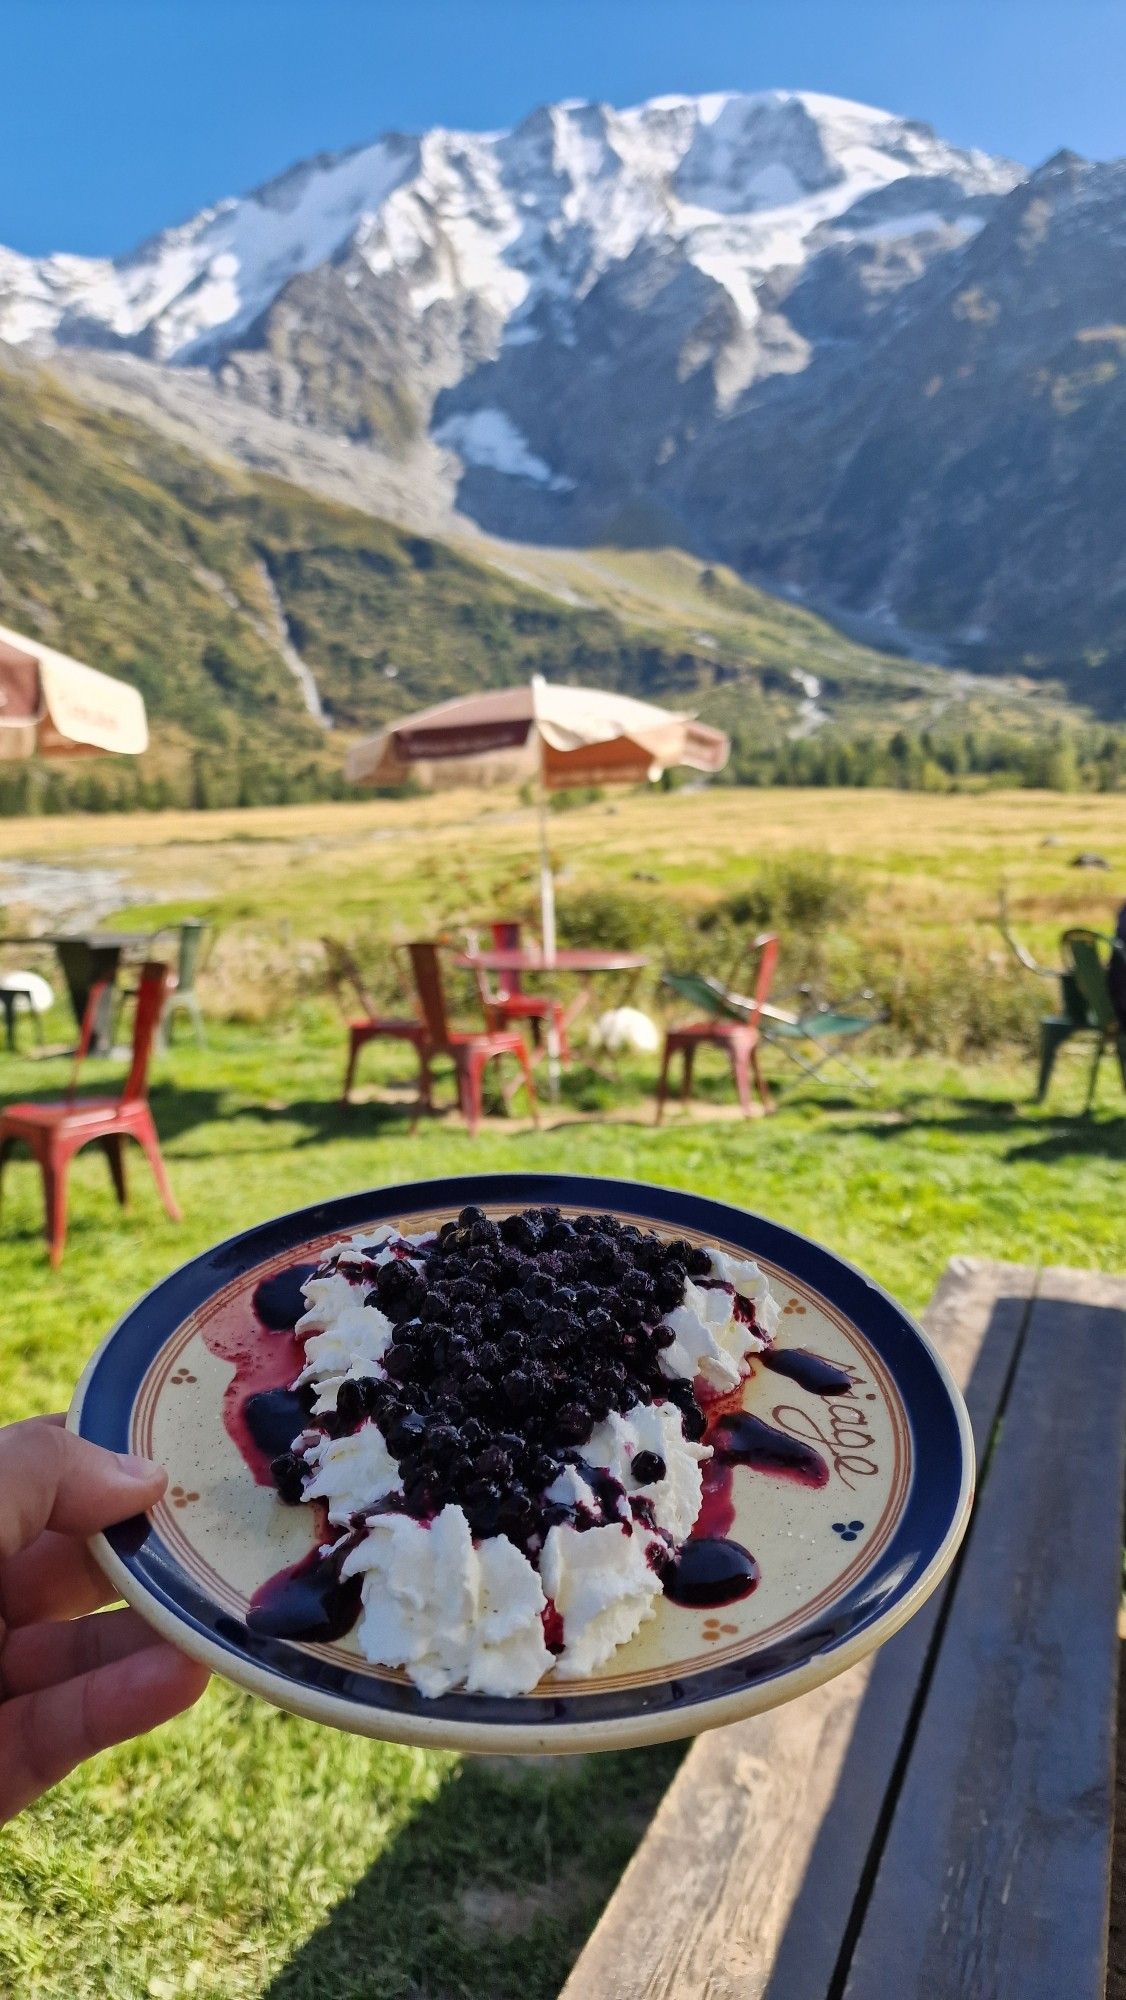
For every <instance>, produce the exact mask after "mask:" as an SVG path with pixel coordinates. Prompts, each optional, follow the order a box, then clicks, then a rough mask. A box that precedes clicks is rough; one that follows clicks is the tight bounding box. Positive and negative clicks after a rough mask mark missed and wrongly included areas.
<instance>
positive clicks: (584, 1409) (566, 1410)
mask: <svg viewBox="0 0 1126 2000" xmlns="http://www.w3.org/2000/svg"><path fill="white" fill-rule="evenodd" d="M555 1427H556V1430H557V1432H558V1435H559V1436H560V1437H561V1438H563V1439H564V1440H566V1441H567V1442H570V1443H574V1444H580V1443H581V1442H582V1440H583V1439H584V1438H586V1437H589V1436H590V1432H591V1427H592V1426H591V1411H590V1407H589V1405H588V1404H586V1403H564V1405H563V1408H562V1409H561V1410H560V1411H558V1413H557V1415H556V1418H555Z"/></svg>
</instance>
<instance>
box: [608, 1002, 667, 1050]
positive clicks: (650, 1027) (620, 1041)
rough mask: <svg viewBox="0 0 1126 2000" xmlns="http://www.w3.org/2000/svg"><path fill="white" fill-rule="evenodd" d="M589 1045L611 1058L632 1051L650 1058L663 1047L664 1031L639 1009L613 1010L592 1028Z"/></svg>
mask: <svg viewBox="0 0 1126 2000" xmlns="http://www.w3.org/2000/svg"><path fill="white" fill-rule="evenodd" d="M590 1045H591V1047H592V1048H594V1049H605V1050H606V1051H607V1053H608V1054H609V1055H620V1054H621V1053H622V1051H623V1050H624V1049H629V1050H630V1051H631V1052H632V1053H633V1054H634V1055H639V1056H651V1055H656V1053H657V1050H658V1049H659V1048H660V1046H661V1031H660V1029H659V1028H658V1026H657V1023H656V1022H655V1021H652V1020H650V1018H649V1016H648V1014H643V1013H642V1011H641V1009H640V1007H611V1008H609V1009H608V1010H607V1012H606V1013H605V1014H600V1015H599V1016H598V1019H597V1021H595V1023H594V1025H593V1027H592V1028H591V1031H590Z"/></svg>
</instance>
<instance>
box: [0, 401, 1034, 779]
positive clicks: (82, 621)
mask: <svg viewBox="0 0 1126 2000" xmlns="http://www.w3.org/2000/svg"><path fill="white" fill-rule="evenodd" d="M0 621H3V622H5V623H8V624H10V625H12V626H14V627H16V628H17V629H18V630H24V631H27V632H29V633H32V634H38V635H40V636H42V637H43V638H44V639H47V640H48V641H50V642H51V643H53V644H55V645H58V646H60V647H62V648H63V649H64V650H65V651H69V652H74V653H76V654H77V655H79V657H81V658H85V659H88V660H90V661H91V662H92V663H94V664H96V665H100V666H103V667H106V668H107V669H109V670H110V671H111V672H116V673H119V674H122V675H123V676H124V677H125V678H127V679H129V680H132V681H134V682H135V683H136V685H137V686H138V687H140V689H141V691H142V693H143V694H144V696H145V700H146V702H147V704H148V707H149V712H150V716H151V718H152V721H153V723H154V725H155V727H154V731H153V737H154V746H153V750H152V752H151V753H150V755H149V757H148V758H146V759H144V760H142V763H141V766H140V767H139V769H136V770H135V769H134V768H133V767H132V766H130V767H128V768H126V767H124V766H120V765H115V766H111V767H108V768H105V767H104V768H103V770H102V771H100V772H99V771H98V770H97V769H96V768H95V767H86V770H85V771H84V773H83V774H81V775H80V776H79V777H78V778H77V779H74V778H72V777H71V776H70V775H69V774H68V775H67V776H66V777H62V776H59V775H57V774H51V775H50V776H48V777H45V776H44V775H43V774H38V773H36V774H31V776H30V777H29V775H28V774H27V773H26V772H24V773H17V774H13V773H11V772H9V773H7V774H5V778H4V783H3V785H0V791H4V787H5V786H6V788H7V790H6V792H5V795H4V797H3V798H0V805H2V806H5V807H6V808H7V809H9V810H11V809H12V806H13V804H14V805H17V806H18V805H20V804H22V803H24V800H25V795H26V802H27V803H29V804H39V805H40V806H42V805H43V804H44V803H46V804H47V805H49V806H53V805H57V804H61V803H63V802H64V801H65V800H66V799H67V798H68V797H69V798H74V797H75V796H76V794H75V786H76V785H77V799H78V802H79V803H82V802H85V803H88V804H92V805H105V804H107V803H117V802H120V803H133V802H139V803H146V804H150V805H151V804H160V803H165V802H167V801H169V800H178V801H180V802H182V803H189V802H194V803H198V804H206V803H218V802H222V803H232V804H235V803H240V802H241V803H250V802H254V801H270V800H274V799H284V798H294V797H297V798H300V797H302V796H312V795H314V794H321V795H323V794H324V792H325V791H326V789H331V788H332V786H333V785H334V784H338V783H339V772H340V767H341V764H342V752H343V745H344V742H345V741H346V740H347V737H348V736H349V735H350V734H352V733H355V732H358V731H363V730H367V729H371V728H373V727H376V726H378V724H379V723H381V722H383V721H385V720H387V719H389V718H390V717H392V716H394V715H398V714H402V713H404V712H406V711H408V710H410V709H412V708H415V707H418V706H419V705H421V704H423V703H426V702H430V701H437V700H441V699H443V698H444V697H446V696H448V695H451V694H455V693H457V692H460V691H461V690H463V689H465V688H467V687H475V686H487V685H497V684H502V683H507V682H512V681H515V680H518V679H521V678H524V677H525V676H527V675H528V674H529V673H531V672H533V671H539V672H542V673H545V674H547V675H549V676H555V677H557V678H561V679H574V680H586V681H590V682H592V683H597V684H601V685H608V686H619V687H624V688H628V689H630V690H632V691H634V692H637V693H640V694H645V695H649V696H651V697H653V698H655V699H658V700H665V701H670V702H677V701H679V702H683V703H687V702H691V703H692V704H693V705H694V706H698V707H700V708H701V709H702V711H703V712H704V713H705V714H711V715H714V717H715V719H716V720H718V721H722V722H724V723H725V724H726V725H728V726H732V725H734V726H737V727H738V728H739V729H740V730H741V731H743V732H749V733H750V734H751V735H752V736H753V735H756V734H757V735H758V736H760V737H761V738H763V739H764V740H770V739H774V740H777V739H778V738H779V737H781V736H784V734H785V732H786V731H787V730H789V729H791V728H792V727H794V726H795V723H796V720H797V717H798V712H799V703H800V700H801V698H802V690H801V688H800V687H799V686H798V684H797V682H796V680H795V678H794V675H795V672H801V673H805V674H810V673H814V674H816V675H817V676H818V677H819V678H820V680H821V681H822V684H823V687H824V690H825V693H826V695H827V697H828V698H829V700H830V702H831V704H832V708H833V712H834V716H835V717H836V718H837V719H838V720H839V721H840V723H841V724H842V725H844V726H855V724H856V722H857V721H858V720H860V721H863V720H867V721H868V722H869V723H871V722H872V721H873V720H874V719H875V720H878V722H879V723H880V724H881V725H883V726H895V724H896V722H912V721H916V720H918V719H919V718H920V717H924V718H925V717H927V716H928V715H929V714H930V713H931V712H932V711H934V710H935V708H936V707H943V706H949V704H950V690H951V681H950V677H949V676H946V675H944V673H943V671H942V670H941V669H938V668H934V667H927V666H920V665H918V664H917V663H915V662H910V661H902V660H891V659H888V658H885V657H884V656H882V655H880V654H878V653H875V652H872V651H870V650H868V649H867V648H865V647H862V646H857V645H853V644H852V643H850V642H849V641H848V640H847V639H844V638H842V637H841V635H840V634H839V633H836V632H834V631H832V630H831V628H829V627H828V626H826V625H824V624H823V623H822V622H821V621H820V620H818V619H815V618H813V617H811V616H810V615H809V614H807V613H805V612H803V611H801V610H799V609H797V608H795V607H792V606H790V605H787V604H784V603H781V602H779V601H778V600H775V599H772V598H769V597H767V596H764V595H763V593H761V592H759V591H755V590H752V589H750V588H748V587H747V586H745V585H743V584H742V583H740V582H739V581H738V579H736V578H735V577H734V576H732V575H731V574H730V573H727V572H724V571H722V570H718V569H711V568H707V567H705V566H702V565H700V564H698V563H696V562H694V561H693V560H692V559H690V558H687V557H684V556H681V555H673V554H671V553H670V554H667V555H665V556H661V555H659V554H658V555H653V554H647V555H645V556H639V555H638V554H637V553H636V552H628V551H622V550H604V551H595V552H584V553H583V554H581V555H580V554H578V553H571V554H568V552H558V551H555V552H551V553H550V554H549V553H548V552H546V551H535V550H531V551H528V550H521V551H520V552H519V555H518V557H517V554H516V552H514V551H507V550H505V549H504V548H503V547H502V546H501V545H497V544H493V543H489V542H487V541H484V540H482V542H481V544H480V548H479V550H478V549H477V548H476V547H475V545H474V544H473V543H472V542H470V541H466V542H465V543H463V544H462V545H460V546H458V547H453V546H450V545H447V544H445V543H443V542H441V541H437V540H434V539H432V538H430V537H426V536H422V535H418V534H411V533H408V532H406V531H403V530H401V529H398V528H395V527H393V526H391V525H390V524H388V523H386V522H383V521H379V520H376V519H374V518H373V517H372V516H370V515H368V514H365V513H363V512H361V511H360V510H359V509H352V508H348V507H345V506H341V505H338V504H335V503H333V502H331V501H328V500H325V499H323V498H319V497H317V496H315V495H312V494H310V493H308V492H305V491H303V490H302V489H300V488H298V487H294V486H290V485H287V484H285V483H284V482H282V481H280V480H277V479H272V478H266V477H257V476H254V475H251V474H248V473H245V472H243V471H241V470H238V469H236V468H235V467H233V466H230V465H221V464H219V463H216V462H212V461H210V460H208V459H205V458H202V457H197V456H195V455H193V454H192V453H191V452H190V451H188V450H186V449H185V448H184V447H183V446H182V445H181V444H178V443H175V442H173V441H171V440H170V439H168V438H167V437H165V436H162V435H161V434H159V433H158V432H156V431H155V430H151V429H149V428H148V427H147V426H145V425H143V424H141V423H139V422H137V421H136V420H135V419H133V418H130V417H126V416H122V415H119V414H111V413H109V412H107V411H102V410H98V409H95V408H94V407H92V406H90V405H87V404H85V403H83V402H81V401H79V400H77V399H75V398H74V397H73V396H71V395H70V394H69V393H68V392H67V391H66V390H65V389H64V388H63V387H62V386H61V385H60V384H59V383H58V381H57V380H56V379H55V378H53V377H52V376H50V375H48V374H46V373H44V372H39V371H35V370H33V369H31V368H29V367H27V366H26V365H25V364H12V365H5V367H4V368H3V369H0ZM287 643H288V644H289V645H290V646H292V647H294V648H296V650H297V652H298V653H299V655H300V656H301V658H302V659H303V660H304V661H305V663H306V665H307V666H308V667H309V669H310V670H311V671H312V673H313V675H314V677H315V680H316V684H317V687H318V690H319V693H320V695H321V698H322V699H323V701H324V703H325V705H326V707H327V708H328V710H329V711H330V713H331V715H332V716H333V718H334V720H335V723H336V728H335V730H334V731H333V732H331V733H330V732H327V731H326V730H325V729H324V728H323V727H322V726H321V725H320V724H319V723H318V722H317V721H315V720H314V719H313V718H312V717H311V716H310V715H309V714H308V713H307V711H306V708H305V706H304V703H303V699H302V695H301V690H300V688H299V685H298V681H297V679H296V677H295V674H294V672H293V667H292V661H290V662H289V663H287V660H286V658H285V647H286V644H287ZM967 698H969V699H970V700H971V703H972V706H973V709H974V712H975V713H977V712H978V711H981V712H983V713H989V712H997V711H999V710H1000V709H1001V708H1002V707H1003V706H1005V704H1009V705H1011V702H1012V692H1011V690H1010V689H1007V688H996V687H990V686H988V685H985V686H983V687H981V688H980V689H974V690H973V691H972V694H971V696H970V697H967V695H966V693H965V692H964V691H962V692H960V693H959V694H958V696H957V700H958V701H959V702H961V703H963V704H964V703H965V702H966V700H967ZM1037 713H1039V711H1037ZM216 752H218V753H219V754H218V755H216V754H214V753H216ZM8 794H11V796H8Z"/></svg>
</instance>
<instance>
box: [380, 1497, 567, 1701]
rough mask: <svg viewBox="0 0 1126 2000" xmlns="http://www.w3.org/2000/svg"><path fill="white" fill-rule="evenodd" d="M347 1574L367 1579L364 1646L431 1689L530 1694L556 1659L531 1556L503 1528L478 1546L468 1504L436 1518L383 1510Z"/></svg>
mask: <svg viewBox="0 0 1126 2000" xmlns="http://www.w3.org/2000/svg"><path fill="white" fill-rule="evenodd" d="M341 1575H342V1576H362V1577H363V1585H362V1601H363V1611H362V1614H361V1617H360V1623H359V1626H358V1627H357V1634H356V1636H357V1639H358V1641H359V1645H360V1650H361V1652H362V1653H363V1654H364V1655H365V1657H366V1658H367V1659H369V1660H377V1661H379V1662H380V1663H381V1664H382V1665H384V1666H388V1667H405V1668H406V1670H407V1672H408V1673H409V1675H410V1677H411V1679H412V1681H413V1682H414V1684H415V1686H416V1687H417V1688H419V1689H421V1691H422V1693H423V1694H425V1695H431V1696H433V1695H439V1694H445V1693H446V1692H447V1691H448V1690H449V1689H450V1688H452V1687H460V1686H464V1687H466V1688H468V1689H469V1691H470V1693H474V1694H499V1695H512V1694H526V1693H527V1692H528V1690H529V1689H530V1688H534V1687H535V1685H536V1682H537V1681H539V1680H541V1679H542V1678H543V1676H544V1674H546V1673H547V1672H548V1671H549V1670H550V1668H551V1667H552V1665H553V1664H554V1660H553V1655H552V1654H551V1653H549V1651H548V1649H547V1644H546V1641H545V1639H544V1626H543V1614H544V1612H545V1611H546V1609H547V1599H546V1597H545V1596H544V1591H543V1585H542V1584H541V1582H540V1579H539V1577H538V1576H537V1574H536V1572H535V1570H534V1569H533V1568H532V1565H531V1563H530V1562H529V1561H528V1559H527V1557H526V1556H524V1555H522V1554H521V1553H520V1550H519V1549H518V1548H515V1547H514V1546H513V1544H512V1543H511V1542H510V1541H508V1540H507V1539H506V1538H505V1536H504V1535H490V1536H489V1537H488V1539H487V1540H486V1541H481V1542H477V1543H474V1541H473V1538H472V1536H471V1535H470V1532H469V1523H468V1521H467V1520H466V1518H465V1515H464V1513H463V1512H462V1509H461V1508H460V1507H453V1506H449V1507H443V1509H442V1511H441V1513H440V1514H436V1515H435V1517H434V1519H433V1520H432V1521H431V1522H430V1523H429V1524H428V1525H424V1524H423V1523H422V1522H421V1521H415V1520H412V1518H411V1516H410V1515H409V1514H377V1515H376V1516H375V1517H374V1519H373V1520H371V1521H369V1523H368V1527H367V1533H366V1534H365V1536H364V1538H363V1540H362V1541H361V1542H360V1543H359V1544H358V1546H357V1547H356V1548H354V1549H352V1550H350V1551H349V1553H348V1555H346V1556H345V1558H344V1562H343V1564H342V1566H341Z"/></svg>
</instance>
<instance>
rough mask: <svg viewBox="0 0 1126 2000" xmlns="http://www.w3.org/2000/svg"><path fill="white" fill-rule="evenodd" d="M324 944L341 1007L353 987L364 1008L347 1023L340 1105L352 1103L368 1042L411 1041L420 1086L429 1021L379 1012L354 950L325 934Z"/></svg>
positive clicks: (331, 977) (331, 978) (322, 941)
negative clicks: (357, 1070)
mask: <svg viewBox="0 0 1126 2000" xmlns="http://www.w3.org/2000/svg"><path fill="white" fill-rule="evenodd" d="M321 943H322V944H323V946H324V949H325V957H326V958H327V960H328V976H329V983H330V985H331V986H332V988H333V991H334V992H335V994H336V997H337V1000H338V1001H339V1002H340V1005H341V1007H342V1008H343V1006H344V1000H345V995H346V993H347V991H348V990H349V989H351V991H352V992H353V993H354V994H355V995H356V998H357V999H358V1001H359V1003H360V1005H361V1007H362V1008H363V1010H364V1011H363V1014H362V1015H361V1016H360V1017H359V1018H354V1019H351V1020H349V1021H348V1022H347V1027H348V1062H347V1066H346V1068H345V1071H344V1088H343V1090H342V1091H341V1093H340V1102H341V1104H350V1103H351V1101H352V1084H353V1081H354V1079H355V1075H356V1064H357V1062H358V1061H359V1056H360V1050H361V1049H362V1048H363V1046H364V1044H365V1043H366V1042H374V1041H380V1040H383V1041H397V1042H409V1043H410V1044H411V1046H412V1048H414V1049H416V1050H417V1052H418V1059H419V1075H420V1088H421V1087H422V1079H423V1076H424V1072H423V1057H422V1051H423V1047H424V1045H425V1043H426V1041H427V1039H428V1037H427V1032H426V1023H425V1022H424V1021H420V1020H418V1019H417V1018H414V1017H410V1018H407V1017H402V1016H398V1015H392V1014H380V1013H379V1012H378V1010H377V1008H376V1006H375V1002H374V1001H373V1000H372V999H371V998H370V997H369V995H368V993H367V990H366V988H365V986H364V981H363V975H362V973H361V972H360V968H359V966H358V965H357V964H356V961H355V959H354V958H353V957H352V954H351V952H349V951H346V950H345V948H344V946H343V945H342V944H341V943H340V941H339V939H338V938H331V937H323V938H322V939H321Z"/></svg>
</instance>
